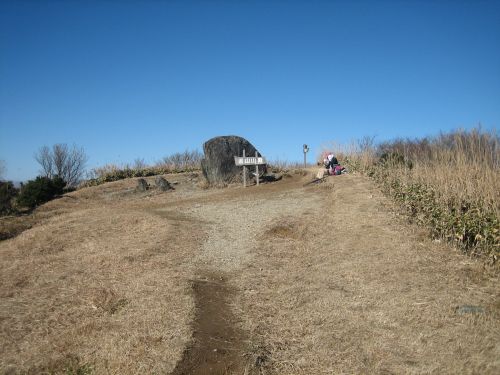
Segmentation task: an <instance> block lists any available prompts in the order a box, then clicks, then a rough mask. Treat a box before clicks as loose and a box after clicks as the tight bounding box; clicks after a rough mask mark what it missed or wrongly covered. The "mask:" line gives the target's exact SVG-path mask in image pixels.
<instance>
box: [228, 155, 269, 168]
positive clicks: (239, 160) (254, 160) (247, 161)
mask: <svg viewBox="0 0 500 375" xmlns="http://www.w3.org/2000/svg"><path fill="white" fill-rule="evenodd" d="M234 162H235V163H236V165H237V166H244V165H259V164H267V162H266V159H265V158H263V157H252V156H246V157H239V156H235V157H234Z"/></svg>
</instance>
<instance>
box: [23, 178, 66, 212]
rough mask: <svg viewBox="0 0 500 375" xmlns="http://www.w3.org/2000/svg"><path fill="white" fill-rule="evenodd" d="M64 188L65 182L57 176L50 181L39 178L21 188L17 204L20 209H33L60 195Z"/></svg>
mask: <svg viewBox="0 0 500 375" xmlns="http://www.w3.org/2000/svg"><path fill="white" fill-rule="evenodd" d="M65 186H66V182H64V180H63V179H62V178H60V177H58V176H56V177H54V178H52V179H50V178H48V177H41V176H39V177H37V178H36V179H35V180H31V181H28V182H27V183H26V185H24V186H23V187H22V188H21V192H20V193H19V196H18V197H17V203H18V204H19V205H20V206H21V207H28V208H34V207H36V206H38V205H40V204H42V203H45V202H48V201H49V200H51V199H54V198H55V197H56V196H57V195H61V194H62V193H63V192H64V187H65Z"/></svg>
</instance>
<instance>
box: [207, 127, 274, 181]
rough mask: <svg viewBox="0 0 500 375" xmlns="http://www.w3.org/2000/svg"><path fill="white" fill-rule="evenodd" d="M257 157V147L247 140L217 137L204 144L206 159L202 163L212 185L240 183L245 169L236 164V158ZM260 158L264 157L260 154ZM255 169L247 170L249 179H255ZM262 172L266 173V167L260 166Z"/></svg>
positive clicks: (234, 137) (235, 137)
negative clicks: (253, 173)
mask: <svg viewBox="0 0 500 375" xmlns="http://www.w3.org/2000/svg"><path fill="white" fill-rule="evenodd" d="M243 150H245V155H246V156H255V152H256V151H257V150H256V149H255V147H254V146H253V145H252V144H251V143H250V142H248V141H247V140H246V139H244V138H242V137H237V136H223V137H215V138H212V139H210V140H208V141H207V142H205V143H204V144H203V152H204V153H205V158H204V159H203V160H202V161H201V169H202V171H203V175H204V176H205V178H206V179H207V181H208V182H209V184H211V185H218V184H225V183H230V182H234V181H240V180H241V178H242V175H243V168H242V167H237V166H236V164H235V163H234V157H235V156H243ZM258 155H259V156H262V155H261V154H260V153H258ZM251 169H253V167H250V168H247V178H248V179H250V178H251V177H253V175H251V172H252V170H251ZM259 169H260V171H261V172H262V171H265V166H264V165H260V166H259ZM253 172H255V171H254V170H253Z"/></svg>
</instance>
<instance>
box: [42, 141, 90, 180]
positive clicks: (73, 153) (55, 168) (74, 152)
mask: <svg viewBox="0 0 500 375" xmlns="http://www.w3.org/2000/svg"><path fill="white" fill-rule="evenodd" d="M35 160H36V161H37V162H38V164H40V166H41V167H42V169H41V171H40V173H42V174H43V175H44V176H47V177H49V178H52V177H54V176H59V177H61V178H62V179H63V180H64V181H66V183H67V184H68V186H76V184H78V182H79V181H80V180H81V178H82V176H83V173H84V171H85V163H86V162H87V155H86V154H85V151H84V150H83V148H81V147H77V146H76V145H73V146H72V147H71V148H70V147H68V145H67V144H65V143H57V144H55V145H53V146H52V149H51V148H50V147H48V146H43V147H41V148H40V149H39V150H38V152H37V153H35Z"/></svg>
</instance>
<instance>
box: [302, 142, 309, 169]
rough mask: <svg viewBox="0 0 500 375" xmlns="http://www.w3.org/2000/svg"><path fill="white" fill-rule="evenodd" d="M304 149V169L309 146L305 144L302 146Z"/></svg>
mask: <svg viewBox="0 0 500 375" xmlns="http://www.w3.org/2000/svg"><path fill="white" fill-rule="evenodd" d="M303 148H304V169H305V168H307V161H306V154H307V152H308V151H309V146H307V145H306V144H305V145H304V146H303Z"/></svg>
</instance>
